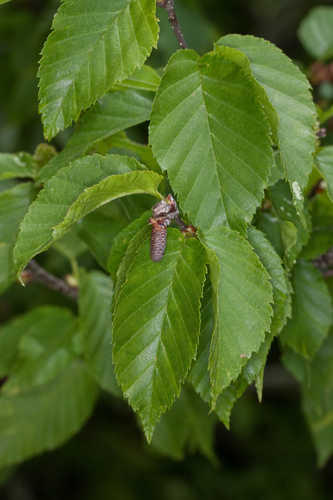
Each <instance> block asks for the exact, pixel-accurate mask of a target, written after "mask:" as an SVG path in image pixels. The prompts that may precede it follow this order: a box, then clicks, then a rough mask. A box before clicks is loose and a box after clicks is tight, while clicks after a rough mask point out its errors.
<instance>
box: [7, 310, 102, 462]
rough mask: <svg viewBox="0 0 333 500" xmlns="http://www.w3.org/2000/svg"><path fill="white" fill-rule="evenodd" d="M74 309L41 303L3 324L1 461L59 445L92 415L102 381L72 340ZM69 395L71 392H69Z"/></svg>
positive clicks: (74, 320)
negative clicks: (80, 356) (4, 376)
mask: <svg viewBox="0 0 333 500" xmlns="http://www.w3.org/2000/svg"><path fill="white" fill-rule="evenodd" d="M75 332H76V319H75V317H74V316H73V315H72V314H71V313H70V311H68V310H66V309H63V308H57V307H42V308H38V309H35V310H33V311H31V312H30V313H28V314H26V315H25V316H22V317H21V318H18V319H16V320H14V321H13V322H11V323H9V324H7V325H5V326H4V327H3V328H2V329H1V335H0V337H1V346H2V349H1V350H2V352H3V353H4V357H5V365H3V363H2V365H1V372H3V370H6V374H7V375H9V381H8V382H7V383H5V384H4V385H3V387H2V389H1V391H0V466H1V467H4V466H7V465H11V464H14V463H17V462H21V461H22V460H25V459H27V458H30V457H31V456H33V455H36V454H38V453H41V452H42V451H46V450H51V449H53V448H55V447H56V446H60V445H61V444H62V443H63V442H64V441H66V440H67V439H69V438H70V437H71V436H72V435H73V434H74V433H75V432H77V431H78V430H79V429H80V427H81V426H82V424H83V423H84V422H85V420H86V419H87V418H88V417H89V415H90V413H91V411H92V409H93V406H94V403H95V400H96V396H97V385H96V383H95V382H94V380H93V378H92V377H91V376H90V375H89V374H88V372H87V370H86V368H85V366H84V364H83V362H82V361H81V360H79V359H77V358H76V357H75V355H74V353H73V351H72V350H71V347H70V344H71V341H72V339H73V334H74V333H75ZM65 396H66V397H65Z"/></svg>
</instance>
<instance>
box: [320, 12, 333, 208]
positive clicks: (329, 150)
mask: <svg viewBox="0 0 333 500" xmlns="http://www.w3.org/2000/svg"><path fill="white" fill-rule="evenodd" d="M332 12H333V9H332ZM316 163H317V166H318V169H319V171H320V172H321V174H322V175H323V176H324V179H325V181H326V184H327V191H328V194H329V197H330V198H331V201H333V146H326V147H324V148H322V149H321V150H320V151H319V153H318V154H317V156H316Z"/></svg>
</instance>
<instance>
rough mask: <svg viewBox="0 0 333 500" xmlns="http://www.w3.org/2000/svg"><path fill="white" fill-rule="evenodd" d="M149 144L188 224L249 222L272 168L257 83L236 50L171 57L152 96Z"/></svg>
mask: <svg viewBox="0 0 333 500" xmlns="http://www.w3.org/2000/svg"><path fill="white" fill-rule="evenodd" d="M150 143H151V145H152V148H153V153H154V155H155V157H156V158H157V160H158V162H159V163H160V165H161V167H162V169H164V170H167V171H168V176H169V180H170V184H171V186H172V188H173V190H174V191H175V192H176V193H177V195H178V198H179V201H180V204H181V207H182V209H183V210H184V211H185V212H186V213H187V214H188V216H189V218H190V220H191V222H192V223H193V224H194V225H196V226H198V227H199V228H200V229H201V230H203V231H205V230H207V229H209V228H210V227H213V226H216V225H217V224H221V223H223V224H229V225H230V226H232V227H239V226H243V225H244V223H245V222H250V221H251V218H252V216H253V214H254V212H255V210H256V208H257V206H258V205H259V204H260V202H261V199H262V196H263V191H264V187H265V186H266V185H267V181H268V177H269V173H270V169H271V166H272V163H273V157H272V151H271V146H270V126H269V123H268V121H267V120H266V119H265V116H264V114H263V111H262V105H261V101H260V100H259V97H258V90H257V84H256V82H255V81H254V80H253V79H252V77H251V75H250V74H249V72H248V70H247V67H245V66H244V67H243V65H242V64H239V58H238V57H236V56H235V51H234V50H230V49H229V50H228V49H227V48H225V49H223V50H222V49H219V50H216V51H215V52H212V53H209V54H207V55H205V56H203V57H200V56H198V55H197V54H196V53H195V52H194V51H190V50H182V51H179V52H177V53H176V54H175V55H173V56H172V57H171V59H170V61H169V63H168V65H167V68H166V70H165V72H164V75H163V77H162V81H161V85H160V87H159V90H158V92H157V95H156V98H155V101H154V104H153V111H152V116H151V124H150Z"/></svg>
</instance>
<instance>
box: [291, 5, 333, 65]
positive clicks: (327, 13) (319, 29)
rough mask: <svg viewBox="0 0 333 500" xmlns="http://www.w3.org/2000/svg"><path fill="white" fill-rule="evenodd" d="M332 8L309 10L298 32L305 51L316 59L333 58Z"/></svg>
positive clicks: (322, 7)
mask: <svg viewBox="0 0 333 500" xmlns="http://www.w3.org/2000/svg"><path fill="white" fill-rule="evenodd" d="M332 23H333V7H329V6H325V7H324V6H321V7H315V8H314V9H312V10H310V12H309V13H308V15H307V16H306V17H305V18H304V19H303V21H302V22H301V25H300V27H299V30H298V37H299V39H300V41H301V42H302V44H303V46H304V47H305V49H306V50H307V51H308V52H309V53H310V54H311V55H312V56H313V57H315V58H316V59H329V58H330V57H332V56H333V33H332Z"/></svg>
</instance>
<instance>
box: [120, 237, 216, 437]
mask: <svg viewBox="0 0 333 500" xmlns="http://www.w3.org/2000/svg"><path fill="white" fill-rule="evenodd" d="M205 272H206V257H205V252H204V250H203V248H202V246H201V245H200V243H199V241H198V240H196V239H195V238H186V237H185V236H184V235H183V234H182V233H181V232H179V231H178V230H176V229H169V231H168V242H167V250H166V254H165V256H164V258H163V259H162V260H161V261H160V262H153V261H152V260H151V259H150V256H149V239H147V238H146V240H145V241H144V242H143V244H142V245H141V247H140V248H139V250H138V252H137V254H136V255H135V257H134V261H133V263H132V265H131V268H130V271H129V272H128V274H127V279H126V281H125V282H124V284H123V286H122V288H121V290H120V292H119V296H118V300H117V302H116V304H115V309H114V317H113V327H114V330H113V339H114V346H113V356H114V358H113V359H114V364H115V371H116V376H117V379H118V381H119V383H120V385H121V387H122V390H123V392H124V395H125V397H126V398H127V399H128V400H129V403H130V405H131V406H132V408H133V409H134V410H135V411H136V412H137V413H138V414H139V417H140V419H141V421H142V425H143V428H144V431H145V434H146V437H147V440H148V441H150V440H151V437H152V433H153V430H154V426H155V424H156V423H157V421H158V420H159V418H160V417H161V415H162V414H163V413H164V412H165V411H166V410H167V409H168V408H169V407H170V406H171V405H172V404H173V402H174V401H175V399H176V397H177V396H179V393H180V389H181V384H182V383H183V381H184V379H185V377H186V375H187V374H188V371H189V369H190V365H191V362H192V360H193V358H194V357H195V355H196V351H197V345H198V342H199V328H200V316H199V306H200V298H201V294H202V286H203V281H204V277H205ZM138 318H140V321H138Z"/></svg>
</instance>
